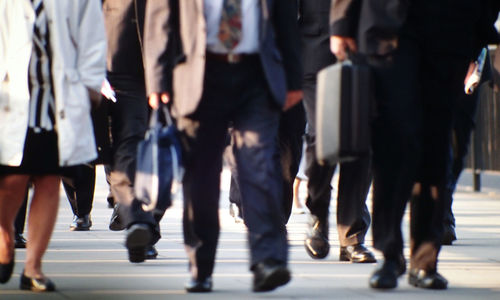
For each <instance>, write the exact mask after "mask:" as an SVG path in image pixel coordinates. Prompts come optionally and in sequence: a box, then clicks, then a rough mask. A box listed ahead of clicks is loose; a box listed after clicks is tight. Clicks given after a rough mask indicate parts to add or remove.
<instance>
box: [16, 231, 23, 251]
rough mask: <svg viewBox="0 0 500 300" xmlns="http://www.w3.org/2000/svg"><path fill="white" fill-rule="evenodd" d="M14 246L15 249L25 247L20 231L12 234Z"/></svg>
mask: <svg viewBox="0 0 500 300" xmlns="http://www.w3.org/2000/svg"><path fill="white" fill-rule="evenodd" d="M14 248H16V249H24V248H26V239H25V238H24V237H23V235H22V234H21V233H16V234H15V235H14Z"/></svg>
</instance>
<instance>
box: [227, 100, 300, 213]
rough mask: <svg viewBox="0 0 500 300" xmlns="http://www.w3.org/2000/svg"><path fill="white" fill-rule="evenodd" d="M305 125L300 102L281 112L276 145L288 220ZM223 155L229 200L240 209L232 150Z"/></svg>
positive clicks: (284, 207)
mask: <svg viewBox="0 0 500 300" xmlns="http://www.w3.org/2000/svg"><path fill="white" fill-rule="evenodd" d="M305 126H306V116H305V111H304V106H303V105H302V103H299V104H297V105H295V106H294V107H292V108H290V109H289V110H287V111H286V112H284V113H282V114H281V118H280V124H279V129H278V145H279V153H280V162H281V169H282V175H283V209H284V210H283V211H284V214H285V219H286V220H287V221H288V220H289V219H290V215H291V213H292V204H293V182H294V181H295V177H296V176H297V172H298V171H299V165H300V160H301V158H302V142H303V140H302V137H303V135H304V128H305ZM224 157H225V160H226V162H227V163H229V165H230V168H231V185H230V187H229V202H231V203H234V204H236V205H238V207H240V209H241V195H240V189H239V186H238V180H237V177H238V171H237V170H236V166H235V164H234V157H233V154H232V151H231V150H230V149H229V150H226V152H224Z"/></svg>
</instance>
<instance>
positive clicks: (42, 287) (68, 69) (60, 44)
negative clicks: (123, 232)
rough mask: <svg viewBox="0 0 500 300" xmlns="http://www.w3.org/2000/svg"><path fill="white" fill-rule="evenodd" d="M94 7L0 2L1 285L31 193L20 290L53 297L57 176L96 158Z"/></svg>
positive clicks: (101, 43) (100, 55) (100, 70)
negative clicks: (49, 262) (46, 263)
mask: <svg viewBox="0 0 500 300" xmlns="http://www.w3.org/2000/svg"><path fill="white" fill-rule="evenodd" d="M105 48H106V40H105V36H104V23H103V18H102V13H101V8H100V3H99V2H98V1H91V0H78V1H63V2H61V1H54V0H43V1H42V0H32V1H28V0H23V1H19V0H2V1H0V82H1V85H0V282H1V283H5V282H7V281H8V280H9V279H10V277H11V275H12V272H13V267H14V254H15V252H14V218H15V217H16V214H17V212H18V210H19V208H20V206H21V205H22V202H23V199H24V197H25V195H26V190H27V187H28V182H29V181H31V182H32V184H33V188H34V192H33V197H32V200H31V204H30V209H29V215H28V242H27V245H26V246H27V247H26V248H27V249H26V262H25V265H24V270H23V272H22V275H21V281H20V288H21V289H23V290H32V291H41V292H44V291H53V290H55V284H54V283H53V282H52V281H51V280H50V279H49V278H48V277H47V276H46V275H45V274H44V272H43V271H42V256H43V254H44V253H45V250H46V249H47V246H48V244H49V240H50V236H51V234H52V231H53V228H54V224H55V221H56V216H57V211H58V204H59V185H60V178H59V175H60V173H61V169H62V168H64V167H68V166H72V165H77V164H82V163H86V162H89V161H91V160H93V159H95V158H96V157H97V153H96V146H95V142H94V135H93V131H92V122H91V116H90V108H91V101H90V99H89V97H90V98H92V99H98V98H99V96H98V94H99V93H98V91H99V89H100V87H101V83H102V81H103V79H104V75H105V73H104V71H105Z"/></svg>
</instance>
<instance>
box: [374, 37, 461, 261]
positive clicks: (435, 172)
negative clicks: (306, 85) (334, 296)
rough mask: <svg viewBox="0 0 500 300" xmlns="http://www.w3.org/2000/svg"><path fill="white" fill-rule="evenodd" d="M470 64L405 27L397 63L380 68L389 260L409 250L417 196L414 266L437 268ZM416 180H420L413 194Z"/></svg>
mask: <svg viewBox="0 0 500 300" xmlns="http://www.w3.org/2000/svg"><path fill="white" fill-rule="evenodd" d="M467 65H468V61H467V59H466V58H465V57H464V58H462V57H460V56H451V55H447V53H443V52H439V51H432V49H429V48H428V47H424V41H423V40H419V39H418V36H415V35H410V34H405V33H404V32H403V34H402V35H401V37H400V41H399V49H398V50H397V51H396V53H395V55H394V63H393V64H391V66H390V67H380V66H374V68H373V69H374V75H375V76H374V77H375V85H376V98H377V118H376V120H375V121H374V124H373V152H374V155H373V171H374V194H373V225H372V226H373V238H374V246H375V248H377V249H378V250H381V251H382V252H383V253H384V256H385V257H386V258H388V259H397V257H398V256H399V255H401V254H402V253H403V239H402V233H401V221H402V218H403V215H404V211H405V207H406V204H407V201H408V199H410V197H411V198H412V199H411V216H410V219H411V226H410V232H411V239H412V242H411V253H412V254H411V265H412V267H415V268H421V269H424V270H427V271H433V270H436V266H437V255H438V253H439V250H440V246H441V235H442V228H443V226H442V222H443V210H444V204H443V202H444V201H443V197H442V195H443V194H444V191H443V190H444V188H445V184H446V170H447V164H448V160H447V157H448V154H447V153H448V151H449V149H450V148H449V147H450V138H451V134H450V133H451V127H452V119H453V110H454V105H455V101H456V100H457V99H458V95H459V93H460V92H461V91H463V76H464V74H465V73H466V68H467ZM414 182H418V183H420V184H421V185H420V189H415V190H413V193H414V194H413V196H412V188H413V184H414ZM431 186H434V187H437V192H438V195H440V196H438V197H437V199H433V198H434V197H433V196H432V192H431Z"/></svg>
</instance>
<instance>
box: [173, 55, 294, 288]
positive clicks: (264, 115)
mask: <svg viewBox="0 0 500 300" xmlns="http://www.w3.org/2000/svg"><path fill="white" fill-rule="evenodd" d="M259 60H260V59H259V58H258V57H257V56H256V57H252V58H249V59H248V60H245V61H242V62H240V63H237V64H227V63H224V62H218V61H214V60H210V59H208V60H207V63H206V69H205V83H204V91H203V95H202V98H201V101H200V104H199V106H198V108H197V110H196V112H195V113H194V114H193V115H190V116H188V117H185V118H179V119H178V123H177V124H178V127H179V129H180V130H181V131H182V135H181V137H182V140H183V142H184V143H183V144H184V145H185V148H184V150H185V158H186V160H185V161H186V166H185V167H186V173H185V175H184V180H183V192H184V217H183V226H184V243H185V245H186V249H188V251H187V252H188V255H189V259H190V265H191V267H192V268H191V271H192V275H193V277H195V278H198V279H204V278H206V277H207V276H211V274H212V272H213V268H214V263H215V252H216V247H217V241H218V237H219V230H220V228H219V215H218V208H219V194H220V173H221V170H222V154H223V151H224V148H225V146H226V144H227V140H226V136H227V130H228V126H229V123H231V124H232V126H233V132H232V135H233V139H234V145H233V153H234V156H235V161H236V168H237V172H238V184H239V187H240V192H241V200H242V201H241V203H242V208H243V211H244V215H243V217H244V220H245V224H246V225H247V227H248V238H249V245H250V256H251V262H250V265H251V266H253V265H255V264H256V263H258V262H261V261H264V260H267V259H273V260H275V261H278V262H281V263H286V262H287V255H288V243H287V234H286V227H285V220H284V217H283V205H282V192H283V189H282V179H281V172H280V171H281V168H280V167H279V153H278V146H277V133H278V125H279V116H280V108H279V107H277V105H276V104H275V103H274V102H273V101H272V98H271V94H270V92H269V90H268V87H267V83H266V82H265V79H264V74H263V71H262V69H261V66H260V61H259Z"/></svg>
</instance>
